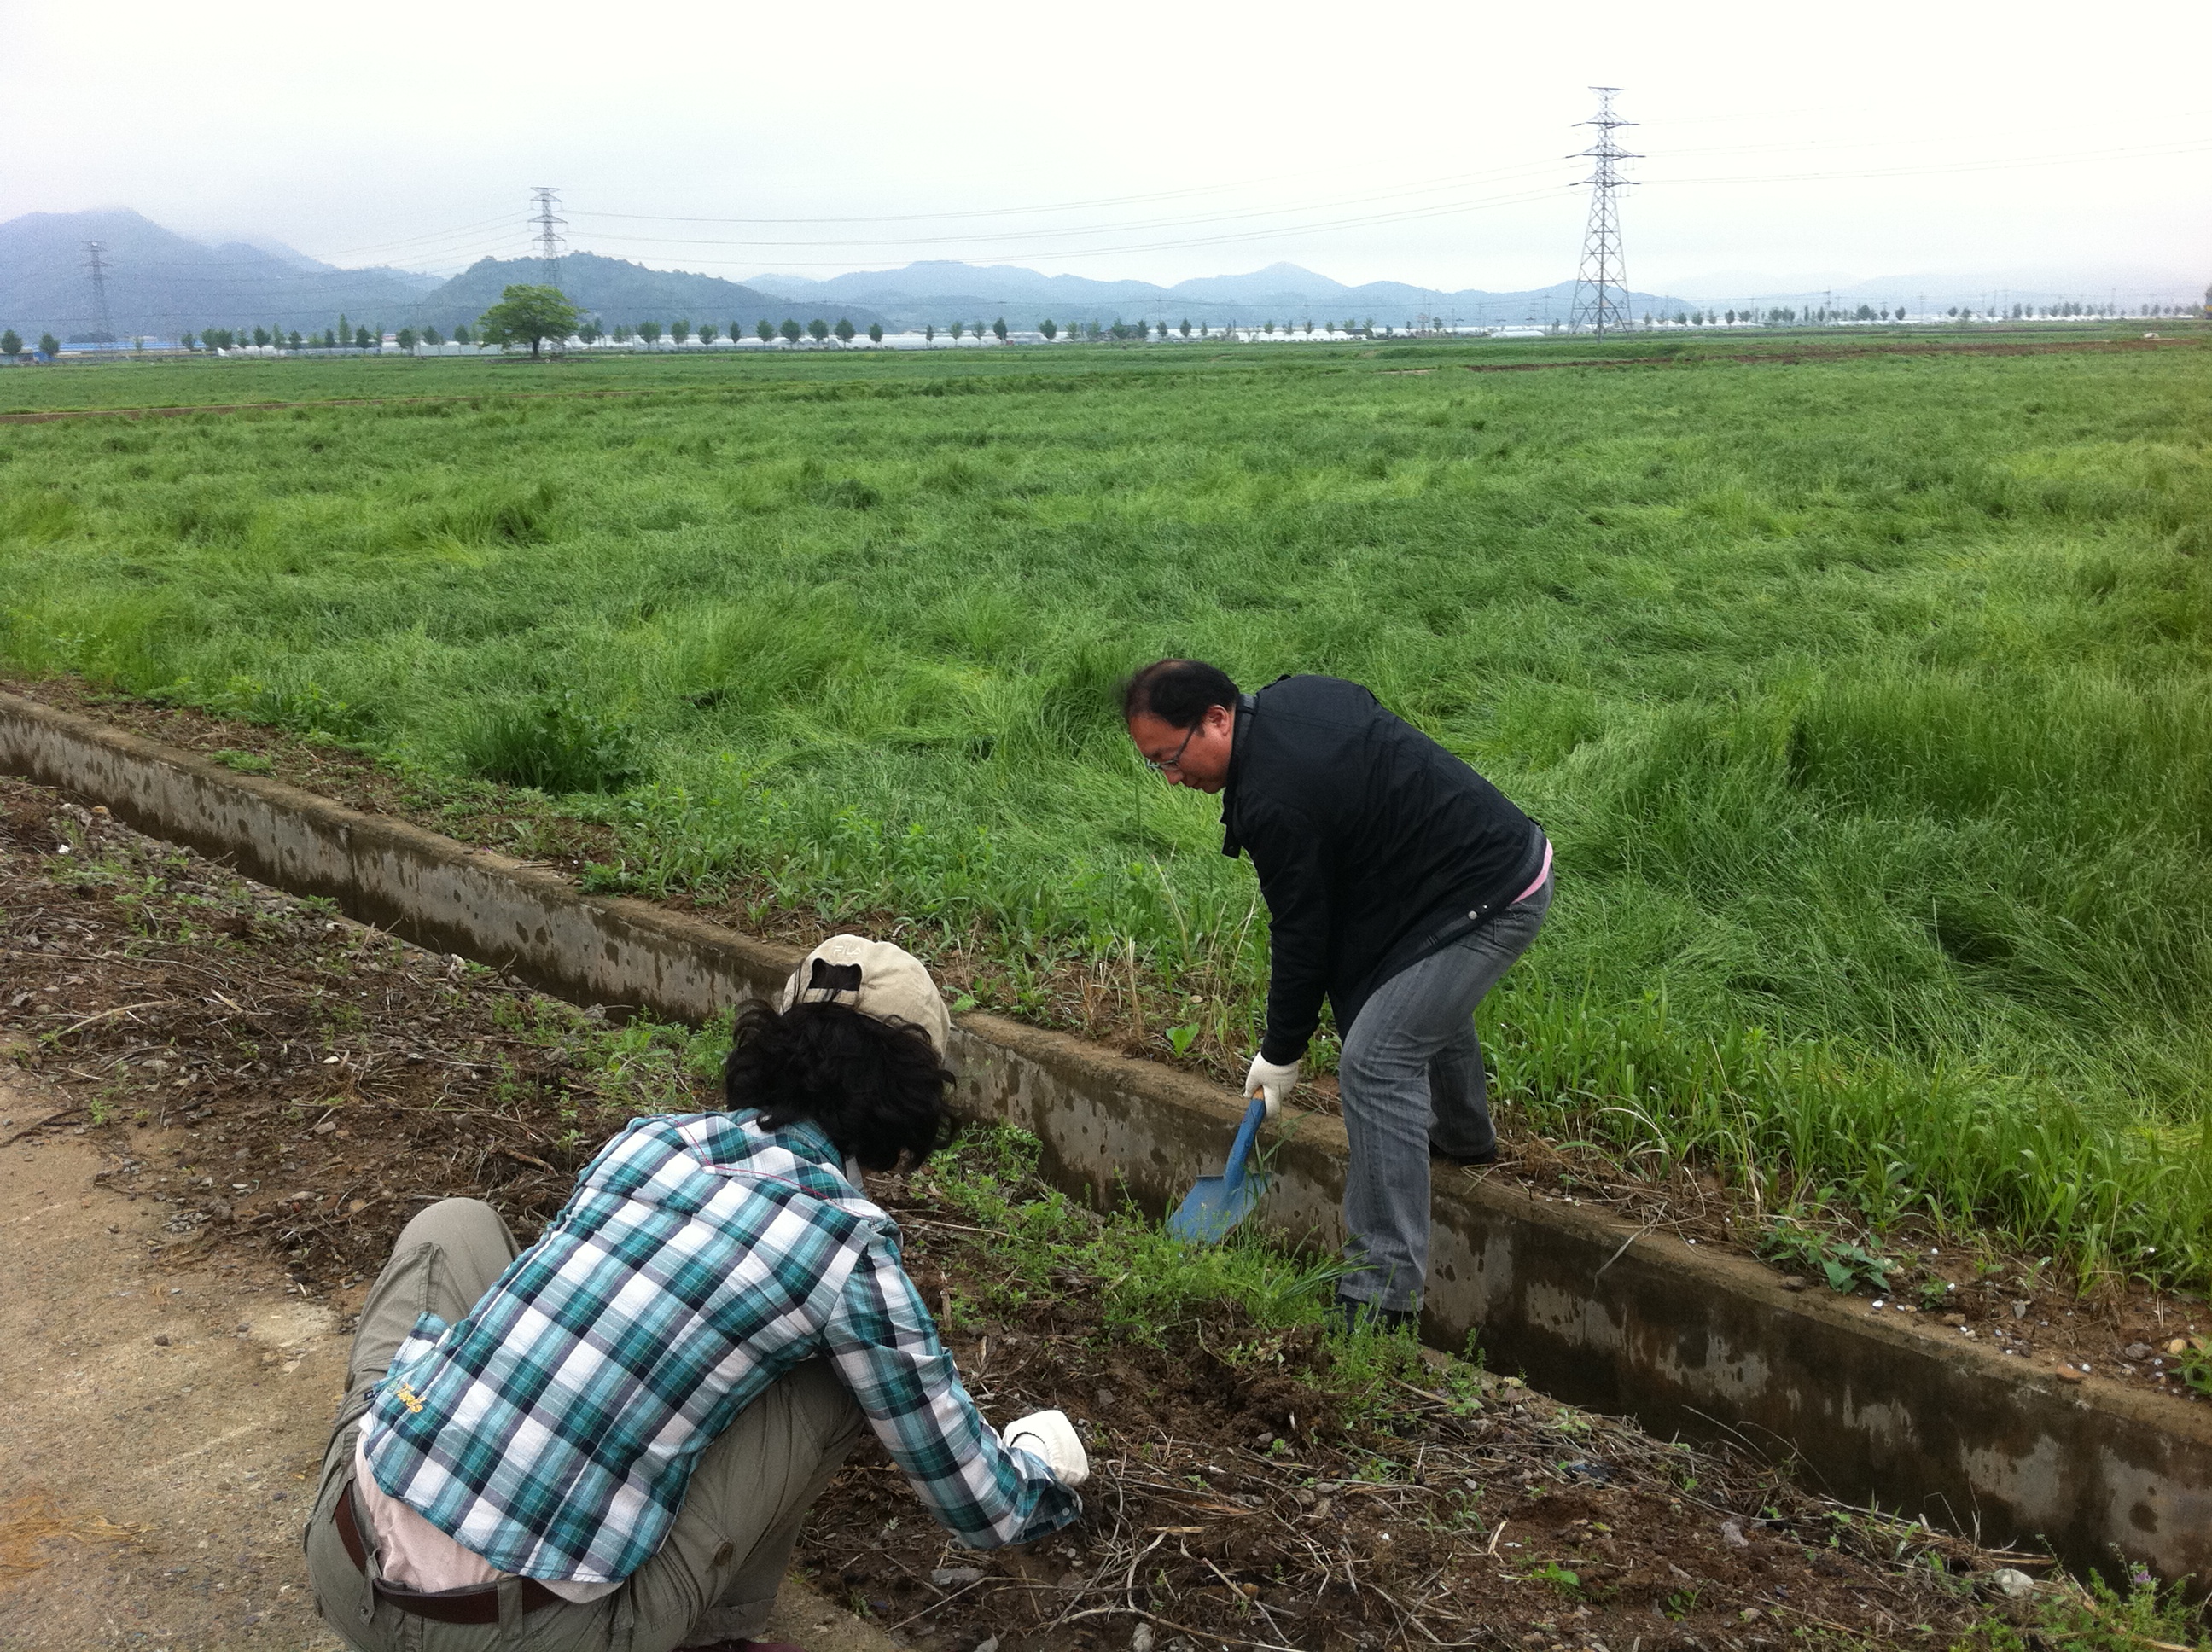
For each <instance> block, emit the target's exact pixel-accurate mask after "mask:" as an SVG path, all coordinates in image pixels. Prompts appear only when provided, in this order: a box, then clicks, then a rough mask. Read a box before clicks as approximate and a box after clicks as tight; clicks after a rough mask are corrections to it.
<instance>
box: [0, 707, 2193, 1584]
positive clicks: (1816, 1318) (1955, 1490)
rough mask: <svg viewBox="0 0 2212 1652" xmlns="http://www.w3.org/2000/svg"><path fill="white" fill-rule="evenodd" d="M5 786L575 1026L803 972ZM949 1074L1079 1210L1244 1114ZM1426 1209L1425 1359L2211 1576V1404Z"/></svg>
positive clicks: (140, 795) (1038, 1068)
mask: <svg viewBox="0 0 2212 1652" xmlns="http://www.w3.org/2000/svg"><path fill="white" fill-rule="evenodd" d="M0 768H14V769H15V770H16V771H17V772H27V773H30V774H33V775H34V776H37V777H39V778H41V779H45V780H49V781H58V782H60V783H63V784H66V785H68V786H70V787H73V788H75V789H76V790H78V791H80V792H82V793H88V794H91V795H94V796H96V797H98V798H100V799H103V800H106V801H107V802H109V803H110V804H112V806H114V807H115V808H116V809H117V810H118V812H121V813H124V814H125V816H126V817H128V818H131V819H132V820H133V821H134V822H136V823H140V824H142V825H145V826H147V827H149V828H150V829H155V830H157V831H159V832H161V834H163V835H167V836H170V837H172V838H173V839H175V840H178V841H185V842H189V843H192V844H194V845H196V846H197V847H202V848H204V849H207V850H210V851H213V852H215V853H222V854H226V855H228V856H231V857H234V858H235V859H236V860H237V861H238V862H239V863H240V865H243V866H244V867H246V869H248V870H249V871H252V872H255V873H256V874H257V875H260V876H263V877H265V878H269V879H270V881H272V882H276V883H278V884H282V885H283V886H285V887H288V888H290V889H292V890H295V891H297V892H300V893H307V894H314V895H318V896H327V897H330V898H331V899H332V900H334V901H336V902H339V903H340V904H341V905H343V907H345V908H346V909H348V910H349V911H351V912H353V913H355V914H357V915H360V916H362V917H366V918H368V919H371V920H374V921H376V922H379V923H382V924H385V925H387V926H393V927H396V928H398V930H399V931H400V932H403V933H410V934H413V935H416V936H417V937H419V938H422V939H424V940H426V941H428V943H429V944H433V945H435V946H436V947H437V948H438V949H439V950H440V951H453V952H456V953H466V954H468V955H471V956H473V957H478V958H481V959H483V960H486V961H488V962H491V963H496V964H499V965H501V966H502V967H505V968H507V969H513V971H515V972H516V973H517V974H519V975H520V976H521V977H522V978H524V979H528V980H531V981H534V982H536V983H538V984H540V985H544V986H547V987H551V988H552V989H554V990H556V991H558V992H560V993H562V994H563V995H564V996H567V997H569V998H571V999H575V1000H577V1001H580V1002H585V1003H600V1004H627V1005H643V1006H645V1007H647V1008H649V1009H651V1010H652V1011H653V1012H654V1013H656V1014H659V1015H664V1016H666V1017H670V1018H671V1019H680V1020H689V1021H691V1022H693V1023H697V1022H701V1021H704V1020H705V1019H707V1018H708V1017H710V1016H711V1015H713V1014H714V1013H715V1012H717V1011H721V1010H724V1009H726V1008H727V1007H728V1006H729V1005H731V1004H732V1003H734V1002H736V1001H738V1000H740V999H744V998H745V997H748V996H751V995H754V994H756V993H759V992H761V991H763V990H765V989H766V988H768V987H772V986H774V985H775V984H777V983H780V981H781V979H782V976H783V974H784V972H785V971H786V969H787V968H788V966H789V963H790V961H791V959H792V957H793V956H795V955H794V954H793V952H792V951H790V949H787V948H784V947H779V946H770V945H768V944H764V943H762V942H758V941H756V940H752V939H750V938H747V937H744V936H740V935H737V934H734V933H732V932H729V931H727V930H725V929H722V928H720V927H719V926H714V925H711V924H708V923H705V922H702V921H701V920H698V919H696V918H693V917H690V916H687V915H684V914H674V913H670V912H668V911H665V910H664V909H661V908H655V907H653V906H650V905H647V904H646V903H644V902H635V901H628V900H606V901H602V900H599V899H597V898H594V897H587V896H580V895H579V894H578V893H577V891H576V890H574V886H573V885H571V884H568V882H567V881H566V880H564V879H562V878H559V877H556V876H554V875H552V874H550V873H547V872H541V871H537V870H534V869H532V868H529V867H526V866H523V865H520V864H519V863H516V862H513V861H511V860H508V859H505V858H503V857H500V856H497V855H493V854H489V853H483V852H481V851H474V850H470V849H468V848H465V847H463V846H461V845H459V844H456V843H453V842H452V841H450V840H447V839H442V838H440V837H438V836H437V835H435V834H432V833H429V832H426V831H424V830H422V829H420V828H417V827H414V826H411V825H408V824H405V823H401V822H398V821H393V820H391V819H388V818H382V817H371V816H366V815H362V814H360V813H358V812H356V811H352V810H349V809H345V808H343V807H341V806H339V805H334V804H332V803H331V802H329V801H328V800H327V799H321V798H317V797H314V796H312V795H310V794H307V793H301V792H299V791H298V790H296V789H295V788H293V787H287V786H283V785H282V784H279V783H277V782H274V781H270V780H258V779H254V778H252V777H249V776H242V775H239V774H234V773H232V772H231V771H229V770H228V769H225V768H218V767H217V766H216V765H214V764H211V763H207V762H201V761H199V760H198V759H196V758H193V757H191V756H188V755H186V754H185V753H182V752H179V751H176V750H171V749H166V748H162V747H160V746H157V745H155V744H153V743H150V742H147V741H143V740H141V739H139V738H137V737H134V736H131V735H126V734H123V733H120V732H117V731H115V730H113V729H112V728H108V727H106V726H101V725H100V724H98V723H95V722H94V721H92V720H88V719H84V718H81V717H77V716H75V715H73V714H65V713H61V712H57V711H55V710H53V709H52V708H46V707H43V706H40V705H38V704H36V703H35V702H32V701H25V700H22V699H21V698H18V697H15V696H12V695H0ZM955 1060H956V1065H957V1066H958V1067H959V1068H960V1070H961V1072H962V1083H961V1095H962V1098H963V1104H964V1105H965V1107H966V1108H967V1110H968V1111H969V1113H970V1114H971V1115H972V1116H976V1117H999V1118H1005V1119H1008V1120H1010V1121H1013V1122H1016V1123H1018V1124H1020V1125H1022V1126H1023V1127H1025V1128H1027V1129H1029V1130H1030V1131H1031V1132H1033V1133H1035V1134H1036V1135H1037V1136H1038V1137H1039V1138H1040V1139H1042V1141H1043V1143H1044V1145H1045V1153H1046V1163H1048V1165H1049V1166H1051V1167H1052V1175H1053V1177H1054V1180H1055V1181H1058V1182H1059V1183H1060V1185H1061V1186H1062V1187H1066V1188H1067V1189H1068V1190H1069V1191H1071V1192H1079V1193H1080V1192H1082V1191H1084V1190H1085V1188H1088V1189H1089V1190H1090V1191H1091V1193H1093V1194H1094V1196H1095V1195H1096V1194H1097V1193H1100V1192H1102V1191H1105V1190H1113V1189H1117V1188H1118V1189H1120V1190H1121V1191H1123V1192H1125V1193H1128V1194H1131V1195H1133V1196H1134V1197H1136V1198H1138V1199H1139V1200H1142V1201H1145V1202H1147V1203H1149V1204H1150V1205H1151V1206H1153V1207H1155V1208H1157V1207H1158V1206H1162V1205H1164V1204H1165V1203H1166V1202H1167V1201H1168V1200H1171V1199H1173V1198H1175V1197H1176V1196H1178V1195H1179V1194H1180V1193H1181V1191H1182V1189H1183V1188H1184V1187H1187V1186H1188V1183H1189V1181H1191V1180H1192V1179H1193V1178H1194V1176H1195V1175H1200V1174H1205V1173H1206V1172H1207V1171H1209V1170H1210V1169H1212V1166H1213V1164H1216V1163H1218V1153H1219V1151H1220V1144H1221V1142H1222V1141H1224V1140H1225V1139H1227V1136H1228V1133H1229V1130H1230V1127H1231V1125H1232V1124H1233V1122H1234V1119H1235V1116H1236V1112H1235V1109H1234V1108H1232V1107H1231V1105H1230V1104H1229V1102H1228V1101H1227V1099H1226V1098H1225V1096H1223V1095H1222V1094H1221V1093H1220V1092H1219V1091H1218V1090H1217V1089H1216V1088H1215V1087H1214V1086H1212V1085H1208V1084H1203V1083H1200V1082H1199V1081H1197V1080H1195V1079H1193V1078H1188V1077H1186V1076H1184V1075H1182V1074H1179V1073H1176V1072H1170V1071H1166V1070H1164V1069H1162V1068H1160V1067H1158V1066H1156V1065H1154V1064H1151V1063H1147V1062H1143V1061H1137V1060H1128V1059H1126V1058H1122V1057H1120V1056H1117V1055H1113V1054H1109V1053H1106V1052H1103V1051H1101V1050H1098V1049H1097V1048H1094V1047H1090V1046H1086V1045H1085V1044H1084V1043H1083V1042H1081V1041H1079V1040H1077V1039H1074V1038H1072V1037H1069V1036H1065V1035H1061V1034H1056V1033H1050V1032H1045V1031H1042V1030H1040V1029H1035V1028H1030V1027H1025V1026H1022V1025H1019V1024H1018V1023H1012V1022H1008V1021H1006V1020H1003V1019H1001V1018H999V1017H990V1016H983V1015H970V1016H969V1017H965V1018H964V1021H963V1024H962V1026H961V1027H960V1028H959V1029H958V1030H957V1034H956V1046H955ZM1343 1153H1344V1149H1343V1139H1342V1127H1341V1126H1340V1124H1338V1123H1337V1121H1334V1119H1328V1118H1322V1117H1312V1116H1309V1117H1308V1118H1306V1119H1305V1120H1304V1121H1301V1122H1300V1124H1299V1127H1298V1129H1297V1131H1296V1132H1295V1133H1291V1134H1290V1135H1289V1136H1288V1137H1287V1139H1285V1140H1284V1141H1282V1142H1281V1143H1280V1145H1279V1147H1278V1149H1277V1154H1276V1158H1275V1175H1274V1181H1273V1185H1272V1187H1271V1190H1270V1193H1269V1200H1268V1204H1267V1207H1266V1213H1267V1219H1268V1220H1269V1221H1270V1222H1271V1224H1273V1226H1274V1227H1275V1228H1276V1229H1277V1230H1279V1231H1280V1232H1283V1233H1285V1234H1288V1235H1291V1236H1312V1235H1315V1234H1316V1233H1319V1234H1323V1235H1325V1234H1327V1233H1328V1232H1329V1231H1331V1230H1332V1229H1333V1226H1334V1219H1335V1217H1334V1212H1335V1210H1336V1206H1337V1203H1338V1199H1339V1189H1340V1181H1341V1175H1342V1169H1343ZM540 1162H541V1163H542V1162H543V1161H542V1160H541V1161H540ZM553 1168H554V1167H553V1166H551V1165H550V1164H549V1165H547V1166H546V1169H547V1171H548V1172H550V1171H551V1170H552V1169H553ZM1436 1208H1437V1224H1438V1228H1437V1267H1436V1272H1437V1278H1436V1281H1435V1290H1434V1291H1433V1294H1432V1297H1431V1309H1430V1315H1429V1320H1428V1329H1429V1331H1430V1333H1431V1335H1432V1336H1434V1337H1436V1339H1437V1340H1438V1341H1439V1342H1440V1343H1441V1344H1443V1345H1448V1346H1456V1345H1462V1344H1463V1343H1464V1341H1465V1339H1466V1338H1467V1337H1468V1335H1469V1334H1470V1333H1477V1334H1479V1335H1480V1338H1481V1340H1482V1343H1483V1345H1484V1346H1485V1347H1486V1349H1487V1350H1488V1351H1489V1352H1490V1354H1491V1357H1492V1359H1493V1360H1495V1361H1497V1362H1498V1363H1499V1364H1502V1365H1504V1366H1505V1367H1507V1368H1510V1369H1517V1370H1522V1371H1525V1372H1526V1373H1528V1376H1530V1377H1531V1378H1532V1380H1534V1381H1535V1382H1538V1383H1539V1384H1540V1385H1541V1386H1542V1387H1543V1388H1546V1389H1547V1391H1549V1392H1551V1393H1553V1394H1558V1395H1560V1396H1562V1397H1564V1398H1567V1399H1570V1400H1576V1401H1577V1402H1579V1403H1583V1404H1589V1405H1594V1406H1598V1407H1600V1408H1601V1409H1605V1410H1610V1411H1618V1412H1632V1413H1633V1414H1635V1415H1637V1416H1638V1417H1640V1418H1643V1419H1644V1422H1645V1423H1646V1424H1647V1425H1651V1426H1655V1427H1657V1428H1659V1429H1661V1430H1663V1431H1667V1432H1674V1431H1676V1430H1680V1431H1683V1432H1686V1433H1690V1434H1692V1435H1693V1436H1702V1437H1707V1438H1713V1437H1727V1436H1729V1435H1732V1434H1744V1435H1748V1436H1752V1437H1759V1438H1764V1439H1768V1440H1778V1441H1781V1442H1787V1444H1788V1445H1789V1446H1790V1447H1794V1448H1795V1449H1796V1451H1797V1452H1798V1453H1800V1454H1801V1455H1802V1457H1803V1459H1804V1460H1805V1461H1806V1462H1807V1463H1808V1465H1809V1466H1810V1467H1811V1468H1812V1470H1813V1471H1814V1472H1815V1473H1818V1474H1819V1475H1820V1477H1821V1483H1822V1484H1823V1485H1825V1486H1826V1488H1827V1489H1829V1490H1830V1491H1832V1492H1834V1493H1836V1494H1838V1495H1842V1496H1845V1497H1851V1498H1854V1499H1862V1498H1863V1499H1866V1500H1869V1501H1871V1500H1875V1499H1879V1500H1880V1501H1881V1502H1882V1503H1884V1504H1885V1505H1886V1506H1890V1507H1899V1506H1903V1507H1905V1509H1908V1510H1910V1511H1911V1512H1912V1513H1915V1514H1918V1513H1920V1512H1921V1511H1923V1509H1924V1510H1925V1511H1926V1513H1927V1515H1928V1517H1929V1518H1930V1519H1933V1520H1942V1521H1954V1520H1955V1521H1961V1522H1962V1523H1963V1522H1967V1521H1972V1523H1973V1524H1974V1525H1975V1526H1976V1527H1978V1530H1979V1531H1980V1532H1981V1533H1982V1534H1984V1535H1985V1536H1990V1537H1993V1538H1996V1539H1997V1540H2006V1541H2009V1540H2015V1538H2017V1539H2021V1540H2027V1539H2039V1540H2044V1541H2048V1542H2049V1543H2051V1545H2053V1546H2055V1547H2056V1549H2057V1552H2058V1553H2059V1554H2060V1555H2062V1556H2063V1557H2064V1558H2067V1559H2068V1560H2069V1564H2080V1565H2085V1566H2087V1565H2095V1564H2101V1563H2103V1562H2105V1561H2106V1558H2108V1556H2109V1555H2110V1554H2111V1552H2112V1551H2113V1550H2114V1549H2118V1550H2119V1551H2120V1552H2123V1553H2124V1554H2127V1555H2129V1556H2130V1558H2136V1559H2138V1560H2140V1561H2141V1562H2142V1563H2144V1564H2148V1565H2150V1566H2151V1567H2153V1568H2154V1570H2158V1571H2160V1572H2161V1573H2162V1574H2164V1575H2166V1576H2175V1577H2178V1576H2183V1575H2185V1574H2191V1573H2193V1574H2196V1575H2198V1576H2207V1575H2212V1493H2208V1491H2206V1490H2205V1488H2206V1487H2208V1486H2212V1419H2208V1417H2207V1414H2206V1410H2205V1408H2203V1407H2201V1406H2190V1405H2187V1404H2185V1403H2183V1402H2180V1401H2179V1400H2173V1399H2171V1398H2167V1397H2165V1396H2162V1395H2155V1394H2142V1393H2138V1392H2130V1391H2127V1390H2124V1389H2121V1388H2117V1387H2116V1386H2114V1385H2111V1384H2107V1383H2106V1382H2102V1381H2100V1380H2085V1379H2083V1378H2082V1377H2081V1373H2080V1372H2079V1371H2078V1370H2077V1371H2075V1372H2073V1373H2072V1374H2071V1376H2070V1378H2061V1377H2060V1376H2059V1374H2057V1373H2056V1372H2052V1373H2048V1374H2046V1373H2045V1372H2042V1371H2039V1370H2032V1369H2027V1368H2024V1367H2023V1366H2022V1365H2021V1364H2019V1363H2018V1362H2015V1361H2012V1360H2008V1358H2006V1357H2004V1356H2002V1355H2001V1354H1999V1353H1997V1352H1996V1351H1992V1350H1991V1349H1990V1348H1989V1347H1988V1346H1986V1345H1984V1344H1981V1343H1978V1342H1974V1341H1972V1340H1969V1339H1961V1338H1960V1335H1959V1332H1958V1331H1957V1330H1955V1329H1952V1328H1950V1327H1921V1326H1919V1325H1917V1324H1907V1323H1905V1322H1900V1321H1898V1320H1896V1319H1894V1318H1893V1317H1891V1316H1889V1315H1884V1314H1872V1315H1869V1312H1868V1310H1866V1309H1863V1308H1854V1307H1851V1306H1847V1305H1845V1304H1844V1303H1842V1302H1841V1301H1839V1300H1838V1301H1830V1300H1823V1299H1822V1298H1823V1297H1825V1294H1826V1293H1813V1292H1807V1293H1802V1294H1799V1295H1793V1294H1791V1293H1790V1292H1788V1291H1784V1289H1782V1288H1781V1287H1780V1282H1779V1281H1778V1278H1777V1277H1776V1276H1775V1275H1774V1274H1773V1273H1772V1272H1771V1271H1770V1270H1767V1269H1765V1268H1764V1267H1762V1266H1759V1265H1757V1264H1755V1263H1752V1262H1749V1261H1747V1260H1740V1259H1737V1258H1733V1257H1728V1256H1715V1255H1712V1254H1710V1253H1709V1252H1701V1251H1699V1250H1698V1249H1695V1248H1692V1246H1691V1245H1690V1244H1689V1242H1680V1243H1678V1242H1674V1241H1673V1240H1670V1239H1667V1238H1664V1237H1662V1236H1659V1235H1656V1234H1643V1233H1640V1232H1639V1231H1638V1230H1637V1229H1635V1228H1633V1227H1630V1226H1627V1225H1626V1224H1622V1223H1620V1221H1618V1220H1617V1219H1614V1218H1610V1217H1607V1216H1605V1215H1601V1214H1599V1213H1597V1212H1591V1211H1589V1210H1586V1209H1582V1208H1575V1207H1571V1206H1561V1205H1557V1204H1545V1203H1540V1202H1537V1201H1536V1200H1534V1199H1533V1198H1532V1197H1531V1196H1530V1195H1529V1194H1528V1193H1526V1192H1516V1191H1513V1190H1510V1189H1507V1188H1504V1187H1492V1186H1489V1185H1487V1184H1484V1183H1480V1182H1477V1183H1473V1184H1470V1185H1466V1186H1445V1187H1439V1189H1438V1190H1437V1200H1436ZM1960 1511H1972V1513H1971V1514H1966V1513H1962V1512H1960Z"/></svg>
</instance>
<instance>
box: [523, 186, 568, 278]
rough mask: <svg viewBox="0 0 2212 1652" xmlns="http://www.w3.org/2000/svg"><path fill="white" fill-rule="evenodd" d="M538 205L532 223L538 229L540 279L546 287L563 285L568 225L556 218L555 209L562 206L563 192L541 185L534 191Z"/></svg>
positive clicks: (564, 220)
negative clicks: (564, 253)
mask: <svg viewBox="0 0 2212 1652" xmlns="http://www.w3.org/2000/svg"><path fill="white" fill-rule="evenodd" d="M532 198H533V199H535V200H536V201H537V203H538V216H536V217H534V218H532V220H531V221H530V222H532V223H533V224H535V225H536V226H537V227H538V237H537V240H538V280H539V281H540V282H543V283H544V285H546V286H548V287H551V288H559V286H560V285H561V254H562V250H563V248H564V247H565V246H566V245H567V243H566V242H565V241H564V240H562V235H561V230H562V228H563V227H564V226H566V225H567V223H568V220H567V219H566V218H561V217H556V216H554V212H553V209H554V208H555V207H556V206H558V205H560V204H561V191H558V190H556V189H551V188H549V187H547V186H546V185H543V184H541V185H538V188H537V189H536V190H535V191H532Z"/></svg>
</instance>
